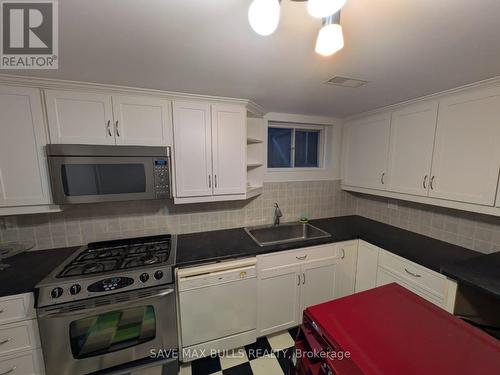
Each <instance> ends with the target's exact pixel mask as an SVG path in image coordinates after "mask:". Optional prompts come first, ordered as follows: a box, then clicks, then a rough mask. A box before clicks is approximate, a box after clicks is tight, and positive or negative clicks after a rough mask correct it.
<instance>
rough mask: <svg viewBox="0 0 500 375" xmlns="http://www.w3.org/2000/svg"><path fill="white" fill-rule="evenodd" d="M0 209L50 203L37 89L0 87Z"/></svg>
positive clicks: (43, 132)
mask: <svg viewBox="0 0 500 375" xmlns="http://www.w3.org/2000/svg"><path fill="white" fill-rule="evenodd" d="M0 113H1V116H0V206H2V207H6V206H28V205H29V206H31V205H44V204H49V203H50V202H51V199H50V193H49V183H48V174H47V168H46V165H47V161H46V158H45V153H44V146H45V145H46V144H47V137H46V132H45V128H44V121H43V112H42V101H41V95H40V91H39V90H38V89H32V88H25V87H10V86H0Z"/></svg>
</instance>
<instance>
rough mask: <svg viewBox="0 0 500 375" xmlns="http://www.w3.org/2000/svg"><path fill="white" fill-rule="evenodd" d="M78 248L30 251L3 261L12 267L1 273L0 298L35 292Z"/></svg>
mask: <svg viewBox="0 0 500 375" xmlns="http://www.w3.org/2000/svg"><path fill="white" fill-rule="evenodd" d="M76 249H78V247H69V248H61V249H53V250H40V251H29V252H26V253H22V254H19V255H16V256H13V257H12V258H7V259H4V260H3V263H5V264H9V265H10V267H7V268H5V269H4V270H2V271H0V297H3V296H10V295H14V294H21V293H29V292H33V290H34V289H35V285H36V284H38V282H40V281H41V280H42V279H43V278H44V277H45V276H47V275H48V274H49V273H51V272H52V270H53V269H54V268H56V267H57V266H58V265H59V264H61V263H62V262H63V261H64V260H65V259H66V258H67V257H68V256H70V255H71V254H73V252H74V251H75V250H76Z"/></svg>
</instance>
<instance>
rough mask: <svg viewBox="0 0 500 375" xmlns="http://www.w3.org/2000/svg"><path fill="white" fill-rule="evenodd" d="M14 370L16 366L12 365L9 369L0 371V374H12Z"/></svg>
mask: <svg viewBox="0 0 500 375" xmlns="http://www.w3.org/2000/svg"><path fill="white" fill-rule="evenodd" d="M14 371H16V366H13V367H12V368H11V369H10V370H7V371H5V372H2V373H0V375H7V374H12V373H13V372H14Z"/></svg>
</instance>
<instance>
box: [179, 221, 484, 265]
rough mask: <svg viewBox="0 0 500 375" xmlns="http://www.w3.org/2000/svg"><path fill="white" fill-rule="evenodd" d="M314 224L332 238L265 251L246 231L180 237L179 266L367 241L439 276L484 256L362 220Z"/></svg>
mask: <svg viewBox="0 0 500 375" xmlns="http://www.w3.org/2000/svg"><path fill="white" fill-rule="evenodd" d="M311 224H313V225H315V226H317V227H318V228H321V229H323V230H325V231H327V232H328V233H330V234H331V235H332V237H331V238H326V239H321V240H308V241H300V242H295V243H292V244H282V245H271V246H263V247H261V246H258V245H257V244H256V243H255V242H253V241H252V239H251V238H250V237H249V236H248V235H247V234H246V233H245V231H244V229H243V228H237V229H228V230H218V231H212V232H202V233H191V234H183V235H179V236H178V241H177V265H178V266H186V265H193V264H199V263H206V262H215V261H220V260H224V259H231V258H240V257H245V256H254V255H258V254H264V253H270V252H275V251H281V250H289V249H295V248H300V247H305V246H313V245H319V244H325V243H332V242H341V241H348V240H354V239H362V240H364V241H367V242H369V243H371V244H373V245H375V246H378V247H381V248H383V249H385V250H387V251H390V252H392V253H394V254H396V255H399V256H401V257H403V258H406V259H408V260H411V261H413V262H415V263H417V264H420V265H422V266H424V267H427V268H430V269H432V270H434V271H436V272H441V270H442V268H443V266H445V265H447V264H450V263H455V262H460V261H466V260H468V259H472V258H476V257H478V256H481V255H482V254H481V253H478V252H476V251H473V250H469V249H465V248H463V247H460V246H456V245H453V244H449V243H447V242H443V241H439V240H435V239H433V238H430V237H426V236H423V235H420V234H417V233H414V232H410V231H407V230H404V229H400V228H396V227H393V226H391V225H387V224H383V223H380V222H377V221H374V220H370V219H367V218H364V217H361V216H342V217H336V218H329V219H319V220H311Z"/></svg>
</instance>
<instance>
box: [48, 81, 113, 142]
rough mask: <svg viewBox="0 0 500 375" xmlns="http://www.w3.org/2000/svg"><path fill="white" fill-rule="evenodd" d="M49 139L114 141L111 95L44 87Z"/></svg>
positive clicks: (63, 140) (60, 140)
mask: <svg viewBox="0 0 500 375" xmlns="http://www.w3.org/2000/svg"><path fill="white" fill-rule="evenodd" d="M45 102H46V105H47V118H48V121H49V132H50V143H78V144H97V145H110V144H115V134H114V132H113V109H112V104H111V95H106V94H94V93H86V92H74V91H56V90H46V91H45Z"/></svg>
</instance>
